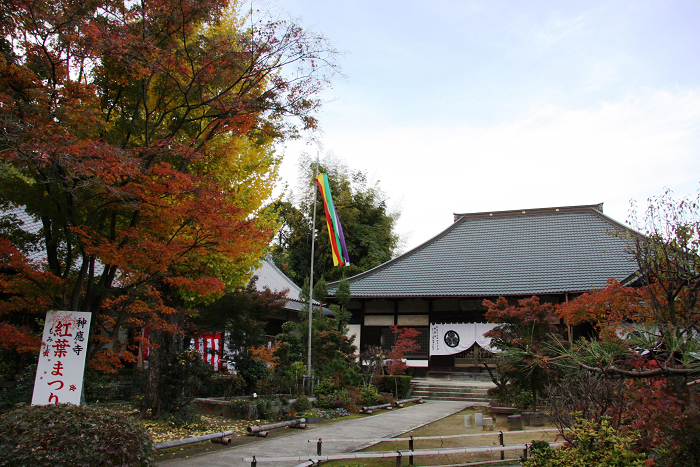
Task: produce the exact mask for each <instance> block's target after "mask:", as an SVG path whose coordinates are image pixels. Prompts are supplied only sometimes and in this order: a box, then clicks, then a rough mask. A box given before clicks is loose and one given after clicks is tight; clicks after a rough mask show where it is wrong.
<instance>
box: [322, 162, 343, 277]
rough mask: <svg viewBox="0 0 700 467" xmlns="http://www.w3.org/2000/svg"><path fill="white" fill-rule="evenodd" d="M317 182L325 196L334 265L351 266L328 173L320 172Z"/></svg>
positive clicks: (324, 201)
mask: <svg viewBox="0 0 700 467" xmlns="http://www.w3.org/2000/svg"><path fill="white" fill-rule="evenodd" d="M316 183H317V184H318V188H319V190H321V197H322V198H323V207H324V208H325V211H326V223H327V224H328V236H329V237H330V241H331V250H332V252H333V265H334V266H350V257H349V256H348V249H347V247H346V246H345V236H344V235H343V227H342V226H341V225H340V220H339V219H338V213H337V212H336V210H335V205H334V204H333V197H332V196H331V188H330V186H329V185H328V175H326V174H318V177H316Z"/></svg>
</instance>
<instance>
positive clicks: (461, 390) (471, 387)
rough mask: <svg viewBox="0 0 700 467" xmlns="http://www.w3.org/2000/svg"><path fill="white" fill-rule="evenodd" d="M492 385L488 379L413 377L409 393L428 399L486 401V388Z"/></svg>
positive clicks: (488, 398)
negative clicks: (458, 379)
mask: <svg viewBox="0 0 700 467" xmlns="http://www.w3.org/2000/svg"><path fill="white" fill-rule="evenodd" d="M494 386H495V385H493V384H492V383H491V382H490V381H476V380H474V381H469V380H460V381H457V380H454V379H449V380H448V379H445V380H442V379H440V378H425V379H423V378H414V379H413V381H412V391H411V395H412V396H421V397H423V398H424V399H430V400H454V401H465V402H481V403H488V402H489V401H490V397H489V396H488V390H489V389H490V388H491V387H494Z"/></svg>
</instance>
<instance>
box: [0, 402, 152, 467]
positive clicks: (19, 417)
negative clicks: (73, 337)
mask: <svg viewBox="0 0 700 467" xmlns="http://www.w3.org/2000/svg"><path fill="white" fill-rule="evenodd" d="M0 465H31V466H52V467H53V466H57V467H60V466H86V467H93V466H95V467H103V466H104V467H107V466H117V465H118V466H122V465H130V466H150V465H155V461H154V460H153V446H152V445H151V440H150V438H149V437H148V434H147V433H146V431H145V430H144V429H143V428H142V427H141V426H140V425H139V424H138V423H136V422H135V421H134V420H133V419H131V418H129V417H128V416H126V415H121V414H118V413H115V412H111V411H109V410H105V409H99V408H94V407H85V406H76V405H71V404H58V405H35V406H24V407H21V408H19V409H15V410H13V411H12V412H10V413H8V414H5V415H4V416H3V419H2V420H1V421H0Z"/></svg>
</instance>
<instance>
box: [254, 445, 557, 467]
mask: <svg viewBox="0 0 700 467" xmlns="http://www.w3.org/2000/svg"><path fill="white" fill-rule="evenodd" d="M563 444H565V443H564V442H563V441H560V442H556V443H550V446H552V447H558V446H561V445H563ZM529 446H530V444H511V445H507V446H479V447H463V448H439V449H415V450H413V451H411V450H398V451H369V452H351V453H345V454H328V455H325V456H289V457H257V456H253V457H246V458H244V459H243V461H244V462H250V463H258V462H304V461H313V462H328V461H335V460H352V459H382V458H391V457H409V456H435V455H447V454H475V453H483V452H503V451H518V450H523V449H527V448H528V447H529Z"/></svg>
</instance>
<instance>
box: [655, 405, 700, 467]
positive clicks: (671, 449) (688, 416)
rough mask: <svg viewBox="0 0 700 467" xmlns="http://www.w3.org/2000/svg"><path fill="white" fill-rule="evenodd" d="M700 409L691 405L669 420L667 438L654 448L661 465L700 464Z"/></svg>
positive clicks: (661, 466) (693, 466)
mask: <svg viewBox="0 0 700 467" xmlns="http://www.w3.org/2000/svg"><path fill="white" fill-rule="evenodd" d="M699 421H700V409H698V407H689V408H688V409H686V411H685V412H683V413H682V414H681V415H679V416H677V417H675V418H672V417H669V419H668V420H667V429H668V432H667V433H666V436H665V439H664V440H663V442H662V443H661V445H659V446H657V447H656V448H655V449H654V455H655V456H654V457H655V458H656V463H655V464H654V465H658V466H660V467H667V466H668V467H691V466H692V467H695V466H698V465H700V423H699Z"/></svg>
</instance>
